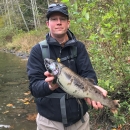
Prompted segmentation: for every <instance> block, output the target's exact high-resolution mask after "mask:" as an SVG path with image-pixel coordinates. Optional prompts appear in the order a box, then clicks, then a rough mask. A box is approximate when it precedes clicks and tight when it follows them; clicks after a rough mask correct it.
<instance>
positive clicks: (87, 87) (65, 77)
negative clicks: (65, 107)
mask: <svg viewBox="0 0 130 130" xmlns="http://www.w3.org/2000/svg"><path fill="white" fill-rule="evenodd" d="M44 65H45V68H46V70H47V71H48V72H49V73H50V74H51V75H53V76H54V82H53V83H57V84H59V87H60V88H61V89H63V90H64V91H65V92H66V93H68V94H69V95H71V96H73V97H75V98H80V99H84V98H90V99H91V100H94V101H96V102H100V103H101V104H102V105H104V106H106V107H108V108H110V110H111V111H112V112H113V113H117V111H118V110H117V109H118V108H119V106H120V105H119V100H112V99H111V98H110V97H109V96H104V95H103V93H102V92H101V91H100V90H99V89H98V88H96V87H95V85H94V84H93V83H92V80H91V79H88V78H84V77H81V76H80V75H78V74H76V73H75V72H73V71H72V70H71V69H70V68H68V67H67V66H65V65H63V64H62V63H61V62H58V61H55V60H53V59H49V58H45V59H44Z"/></svg>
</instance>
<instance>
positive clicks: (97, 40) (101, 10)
mask: <svg viewBox="0 0 130 130" xmlns="http://www.w3.org/2000/svg"><path fill="white" fill-rule="evenodd" d="M54 2H62V3H65V4H66V5H67V6H68V8H69V14H70V20H71V26H70V30H71V31H72V32H73V33H74V34H75V35H76V37H77V39H78V40H81V41H82V42H83V43H84V44H85V45H86V49H87V51H88V52H89V55H90V58H91V61H92V64H93V67H94V69H95V71H96V73H97V76H98V85H99V86H102V87H103V88H104V89H106V90H107V91H108V95H109V96H111V98H113V99H119V100H120V108H119V112H118V114H115V115H111V114H110V112H109V110H108V109H107V108H105V109H103V110H101V111H95V110H91V111H92V112H90V114H91V115H90V116H91V119H92V124H93V127H95V128H96V129H98V128H104V129H107V128H110V127H111V128H113V130H114V128H115V130H116V129H118V130H120V129H123V130H128V129H130V50H129V48H130V0H62V1H60V0H59V1H58V0H50V1H49V0H0V48H1V49H2V48H3V49H6V50H9V51H10V52H12V51H13V52H23V53H26V54H29V53H30V49H31V48H32V46H34V45H35V44H36V43H38V42H39V41H41V40H43V39H44V38H45V35H46V33H47V32H48V29H47V27H46V24H45V22H46V18H45V14H46V10H47V7H48V5H49V4H50V3H54ZM99 121H103V122H102V123H101V122H100V123H99Z"/></svg>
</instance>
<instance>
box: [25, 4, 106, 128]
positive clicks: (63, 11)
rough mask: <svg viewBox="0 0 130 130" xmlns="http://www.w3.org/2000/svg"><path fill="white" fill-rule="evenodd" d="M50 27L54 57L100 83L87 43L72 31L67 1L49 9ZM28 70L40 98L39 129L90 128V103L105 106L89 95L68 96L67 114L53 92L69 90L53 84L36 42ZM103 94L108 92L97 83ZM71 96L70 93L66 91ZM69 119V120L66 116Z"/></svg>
mask: <svg viewBox="0 0 130 130" xmlns="http://www.w3.org/2000/svg"><path fill="white" fill-rule="evenodd" d="M46 17H47V22H46V24H47V27H48V28H49V30H50V32H49V33H48V34H47V35H46V41H47V44H48V46H49V51H50V58H51V59H53V60H60V59H62V60H61V62H62V63H63V64H64V65H66V66H67V67H69V68H70V69H72V70H73V71H74V72H76V73H77V74H79V75H80V76H82V77H84V78H91V79H93V80H94V84H95V86H96V84H97V77H96V74H95V72H94V70H93V67H92V65H91V62H90V59H89V56H88V53H87V51H86V49H85V46H84V44H83V43H81V42H80V41H77V40H76V38H75V36H74V35H73V33H72V32H71V31H70V30H69V26H70V20H69V15H68V9H67V6H66V5H64V4H51V5H50V6H49V8H48V11H47V15H46ZM73 47H76V48H77V52H76V53H77V56H76V57H71V55H72V54H71V53H72V51H71V50H72V48H73ZM27 72H28V77H29V80H30V86H29V88H30V90H31V93H32V95H33V96H34V97H35V98H36V104H37V110H38V115H37V119H36V121H37V130H89V129H90V128H89V115H88V113H87V111H88V106H87V104H86V102H87V103H88V104H90V105H92V106H93V107H94V108H95V109H101V108H103V106H102V105H101V103H100V102H95V101H92V100H91V99H89V98H85V99H80V100H77V99H76V98H74V97H71V96H67V98H65V103H64V105H65V109H64V111H63V113H62V112H61V111H62V110H61V109H62V105H61V104H62V103H63V102H60V100H61V97H60V98H56V97H53V96H52V94H53V93H56V94H57V95H58V94H59V93H65V92H64V91H63V90H62V89H61V88H60V87H59V85H58V84H53V83H52V81H53V79H54V77H53V76H52V75H51V74H50V73H49V72H48V71H46V69H45V66H44V61H43V58H42V51H41V48H40V45H39V44H36V45H35V46H34V47H33V48H32V50H31V53H30V57H29V59H28V63H27ZM96 87H97V88H98V89H99V90H100V91H102V93H103V95H104V96H106V94H107V92H106V91H105V90H104V89H102V88H101V87H99V86H96ZM66 95H67V94H66ZM63 117H64V118H65V119H66V120H65V122H64V121H63V120H62V118H63Z"/></svg>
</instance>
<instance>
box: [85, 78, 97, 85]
mask: <svg viewBox="0 0 130 130" xmlns="http://www.w3.org/2000/svg"><path fill="white" fill-rule="evenodd" d="M85 79H87V80H88V81H89V82H91V83H92V84H94V83H95V82H94V79H91V78H85Z"/></svg>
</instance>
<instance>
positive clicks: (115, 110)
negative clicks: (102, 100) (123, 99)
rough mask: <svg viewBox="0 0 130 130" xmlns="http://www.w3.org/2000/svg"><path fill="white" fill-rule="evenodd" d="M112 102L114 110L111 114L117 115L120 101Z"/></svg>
mask: <svg viewBox="0 0 130 130" xmlns="http://www.w3.org/2000/svg"><path fill="white" fill-rule="evenodd" d="M113 102H114V104H115V106H116V108H115V109H111V112H112V113H113V114H117V113H118V108H119V107H120V104H119V102H120V100H113Z"/></svg>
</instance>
